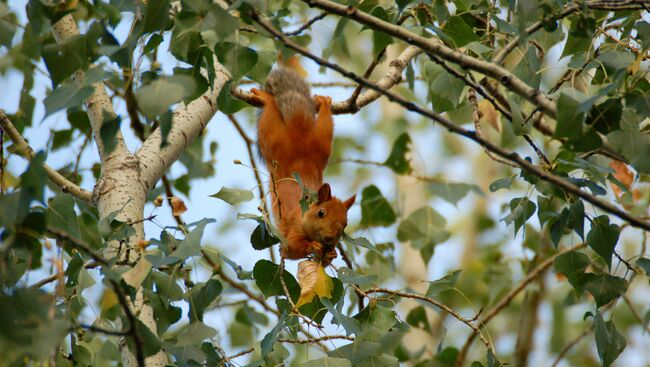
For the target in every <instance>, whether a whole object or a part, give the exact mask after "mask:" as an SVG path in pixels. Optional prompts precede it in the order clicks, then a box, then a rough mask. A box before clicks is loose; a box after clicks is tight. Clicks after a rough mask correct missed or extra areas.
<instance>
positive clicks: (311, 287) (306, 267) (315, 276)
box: [296, 260, 334, 307]
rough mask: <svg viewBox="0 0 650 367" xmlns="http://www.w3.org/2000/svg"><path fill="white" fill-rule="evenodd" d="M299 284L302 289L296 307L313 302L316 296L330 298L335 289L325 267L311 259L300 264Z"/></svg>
mask: <svg viewBox="0 0 650 367" xmlns="http://www.w3.org/2000/svg"><path fill="white" fill-rule="evenodd" d="M298 284H300V288H301V291H300V298H299V299H298V303H296V307H300V306H302V305H306V304H309V303H311V301H312V300H313V299H314V296H318V297H319V298H323V297H325V298H329V297H331V296H332V290H333V289H334V282H332V278H330V277H329V275H327V274H326V273H325V268H323V266H322V265H321V264H320V263H317V262H315V261H311V260H304V261H301V262H300V263H299V264H298Z"/></svg>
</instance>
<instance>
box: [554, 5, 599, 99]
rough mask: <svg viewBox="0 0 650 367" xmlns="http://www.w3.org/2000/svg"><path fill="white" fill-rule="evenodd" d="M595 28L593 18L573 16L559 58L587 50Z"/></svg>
mask: <svg viewBox="0 0 650 367" xmlns="http://www.w3.org/2000/svg"><path fill="white" fill-rule="evenodd" d="M595 30H596V21H595V20H594V19H593V18H586V17H583V16H580V17H575V18H573V19H572V21H571V28H570V30H569V36H568V37H567V41H566V43H565V45H564V50H563V51H562V56H560V58H563V57H565V56H570V55H574V54H577V53H579V52H583V51H587V50H589V47H590V46H591V42H592V40H593V36H594V32H595ZM558 112H559V109H558Z"/></svg>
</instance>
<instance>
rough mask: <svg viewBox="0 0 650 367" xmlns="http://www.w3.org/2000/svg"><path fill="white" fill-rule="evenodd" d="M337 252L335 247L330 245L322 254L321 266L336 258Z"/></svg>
mask: <svg viewBox="0 0 650 367" xmlns="http://www.w3.org/2000/svg"><path fill="white" fill-rule="evenodd" d="M338 255H339V254H338V253H337V252H336V247H332V248H330V249H329V251H327V252H326V253H325V254H323V258H322V260H323V267H326V266H328V265H329V264H331V263H332V260H334V259H336V257H337V256H338Z"/></svg>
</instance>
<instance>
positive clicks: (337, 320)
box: [321, 298, 361, 336]
mask: <svg viewBox="0 0 650 367" xmlns="http://www.w3.org/2000/svg"><path fill="white" fill-rule="evenodd" d="M321 302H322V303H323V306H325V307H326V308H327V310H328V311H329V312H330V313H331V314H332V316H333V317H332V323H333V324H335V325H341V326H343V328H344V329H345V335H348V336H349V335H350V334H355V335H358V334H359V332H360V331H361V323H360V322H359V320H357V319H354V318H352V317H348V316H345V315H344V314H343V313H342V312H341V311H339V310H338V309H337V308H336V307H334V305H333V304H332V302H330V300H329V299H327V298H324V299H322V300H321Z"/></svg>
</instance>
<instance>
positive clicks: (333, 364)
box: [300, 357, 352, 367]
mask: <svg viewBox="0 0 650 367" xmlns="http://www.w3.org/2000/svg"><path fill="white" fill-rule="evenodd" d="M300 367H352V363H351V362H350V361H348V360H347V359H345V358H334V357H323V358H319V359H312V360H310V361H307V362H305V363H303V364H301V365H300Z"/></svg>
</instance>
